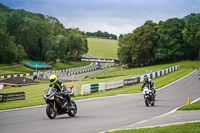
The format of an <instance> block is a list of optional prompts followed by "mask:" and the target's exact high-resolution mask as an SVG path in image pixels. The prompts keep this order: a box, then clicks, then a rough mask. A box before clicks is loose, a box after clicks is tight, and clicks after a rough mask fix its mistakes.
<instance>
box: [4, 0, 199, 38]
mask: <svg viewBox="0 0 200 133" xmlns="http://www.w3.org/2000/svg"><path fill="white" fill-rule="evenodd" d="M0 3H2V4H4V5H6V6H8V7H10V8H13V9H24V10H26V11H30V12H34V13H41V14H44V15H50V16H53V17H56V18H58V19H59V21H60V22H61V23H63V25H64V26H65V27H66V28H79V29H80V30H81V31H85V32H88V31H89V32H96V31H97V30H101V31H103V32H104V31H107V32H109V33H113V34H116V35H119V34H126V33H130V32H132V31H133V30H134V29H135V28H137V27H139V26H141V25H143V24H144V23H145V21H147V20H152V21H154V22H156V23H157V22H159V21H160V20H162V21H165V20H167V19H169V18H175V17H176V18H183V17H184V16H186V15H189V14H190V13H200V0H0Z"/></svg>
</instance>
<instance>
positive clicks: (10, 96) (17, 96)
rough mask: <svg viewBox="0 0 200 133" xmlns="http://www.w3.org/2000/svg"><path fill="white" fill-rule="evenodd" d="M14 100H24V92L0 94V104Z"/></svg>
mask: <svg viewBox="0 0 200 133" xmlns="http://www.w3.org/2000/svg"><path fill="white" fill-rule="evenodd" d="M16 100H25V92H16V93H1V94H0V102H8V101H16Z"/></svg>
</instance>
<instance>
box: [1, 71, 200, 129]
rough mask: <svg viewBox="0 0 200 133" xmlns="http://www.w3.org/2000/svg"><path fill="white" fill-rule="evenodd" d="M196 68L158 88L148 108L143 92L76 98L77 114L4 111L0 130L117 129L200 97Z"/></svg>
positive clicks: (43, 108) (42, 110) (30, 110)
mask: <svg viewBox="0 0 200 133" xmlns="http://www.w3.org/2000/svg"><path fill="white" fill-rule="evenodd" d="M199 73H200V71H195V72H193V73H191V74H190V75H189V76H187V77H185V78H183V79H182V80H179V81H178V82H176V83H174V84H172V85H169V86H167V87H165V88H163V89H161V90H158V91H157V97H156V103H155V106H154V107H146V106H145V104H144V100H143V95H142V93H139V94H131V95H119V96H111V97H105V98H96V99H89V100H81V101H76V103H77V106H78V113H77V116H76V117H73V118H70V117H68V116H67V115H62V116H58V117H57V118H56V119H55V120H50V119H49V118H48V117H47V116H46V114H45V106H41V107H37V108H31V109H22V110H21V109H20V110H15V111H3V112H0V133H49V132H58V133H60V132H65V133H67V132H68V133H97V132H102V131H105V130H111V129H117V128H120V127H124V126H127V125H130V124H134V123H136V122H139V121H142V120H146V119H150V118H153V117H156V116H159V115H162V114H164V113H167V112H169V111H171V110H173V109H175V108H177V107H179V106H181V105H184V104H186V103H187V98H188V97H190V100H191V101H192V100H195V99H197V98H199V96H200V82H199V80H198V75H199ZM138 89H139V88H138Z"/></svg>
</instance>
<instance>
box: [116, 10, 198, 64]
mask: <svg viewBox="0 0 200 133" xmlns="http://www.w3.org/2000/svg"><path fill="white" fill-rule="evenodd" d="M118 45H119V48H118V57H119V59H120V60H121V61H122V62H123V63H124V64H127V65H128V67H129V68H131V67H139V66H145V65H152V64H158V63H165V62H171V61H179V60H196V59H200V14H194V13H193V14H190V15H188V16H185V17H184V18H181V19H179V18H171V19H168V20H166V21H160V22H159V23H158V24H157V23H154V22H153V21H151V20H148V21H146V22H145V23H144V25H142V26H140V27H138V28H136V29H135V30H133V32H132V33H129V34H127V35H121V36H120V38H119V43H118Z"/></svg>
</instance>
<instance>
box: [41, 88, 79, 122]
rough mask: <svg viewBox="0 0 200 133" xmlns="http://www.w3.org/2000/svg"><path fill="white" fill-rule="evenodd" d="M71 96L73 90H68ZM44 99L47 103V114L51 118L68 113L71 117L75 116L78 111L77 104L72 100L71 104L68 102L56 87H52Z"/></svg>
mask: <svg viewBox="0 0 200 133" xmlns="http://www.w3.org/2000/svg"><path fill="white" fill-rule="evenodd" d="M66 93H68V94H69V95H70V96H72V95H73V92H68V91H67V92H66ZM44 99H45V101H46V103H47V106H46V114H47V116H48V117H49V118H50V119H55V118H56V116H57V115H62V114H68V115H69V116H70V117H74V116H75V115H76V113H77V106H76V103H75V102H74V101H72V100H71V104H72V105H71V106H70V105H69V103H68V102H67V100H66V98H65V97H63V94H62V93H60V92H58V91H57V89H56V88H54V87H50V88H49V89H48V91H47V92H46V94H44Z"/></svg>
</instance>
